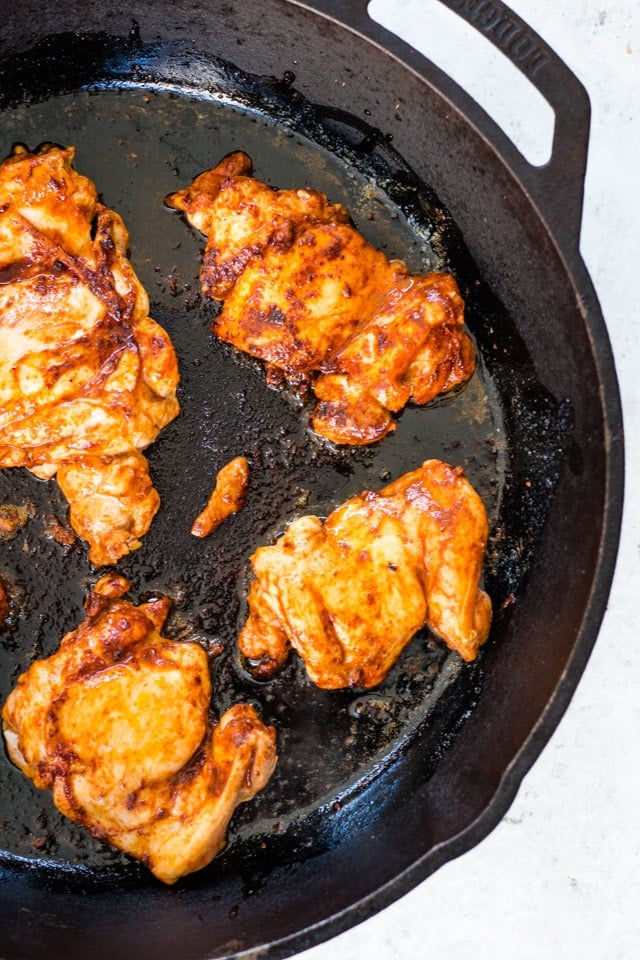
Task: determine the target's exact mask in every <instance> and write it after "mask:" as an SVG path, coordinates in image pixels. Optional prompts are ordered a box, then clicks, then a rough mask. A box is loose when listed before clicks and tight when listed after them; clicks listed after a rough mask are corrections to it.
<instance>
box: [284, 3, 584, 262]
mask: <svg viewBox="0 0 640 960" xmlns="http://www.w3.org/2000/svg"><path fill="white" fill-rule="evenodd" d="M293 2H295V3H299V4H300V5H301V6H306V7H310V8H311V9H315V10H316V11H319V12H321V13H323V14H325V15H326V16H330V17H332V18H333V19H335V20H336V21H338V22H340V23H342V24H343V25H346V26H348V27H350V28H351V29H353V30H356V31H357V32H358V33H360V34H362V35H363V36H366V37H368V38H369V39H370V40H372V41H373V42H374V43H377V44H378V45H379V46H380V47H381V49H382V50H385V51H388V52H392V53H393V54H395V55H397V56H399V57H401V58H402V60H403V61H405V62H406V63H408V64H410V65H411V66H413V67H414V68H415V69H416V70H418V71H419V72H420V73H421V74H422V75H424V76H433V77H434V78H435V79H436V85H437V87H439V88H440V91H441V92H442V93H443V94H444V95H445V96H446V97H447V99H449V100H450V101H451V102H452V103H453V104H454V105H455V106H456V107H457V108H458V109H459V110H460V111H461V113H463V115H464V116H466V117H467V118H468V119H470V120H471V122H472V123H473V124H474V126H475V127H476V128H477V129H478V130H479V131H480V133H481V134H482V136H484V138H485V140H487V142H488V143H490V144H491V145H492V146H493V147H494V149H496V151H497V152H498V153H499V155H500V156H501V158H502V159H503V160H504V161H506V163H507V164H508V165H509V167H510V168H511V170H512V171H513V173H514V175H515V176H516V178H517V179H518V180H519V181H520V182H521V183H522V184H523V186H524V187H525V188H526V189H527V191H528V193H529V195H530V197H531V198H532V200H533V203H534V205H535V206H536V207H537V208H538V211H539V213H540V215H541V216H542V218H543V219H544V220H545V221H546V222H547V223H548V224H549V225H550V226H551V227H552V230H551V233H552V235H553V236H554V238H555V239H556V241H557V242H558V243H559V245H560V246H561V248H562V250H563V252H564V253H565V255H567V256H569V257H570V258H571V259H572V260H573V259H575V258H577V259H578V260H579V259H580V253H579V242H580V225H581V220H582V202H583V196H584V179H585V172H586V165H587V149H588V142H589V128H590V122H591V106H590V103H589V97H588V95H587V92H586V90H585V89H584V87H583V86H582V84H581V83H580V81H579V80H578V78H577V77H576V76H575V74H573V73H572V72H571V70H569V68H568V67H567V66H566V64H565V63H563V61H562V60H561V59H560V57H559V56H558V55H557V54H556V53H555V52H554V51H553V50H552V49H551V47H550V46H549V45H548V44H547V43H546V42H545V41H544V40H543V39H542V38H541V37H540V36H538V34H536V33H535V32H534V31H533V30H532V29H531V28H530V27H529V26H528V25H527V24H526V23H525V22H524V20H522V19H521V18H520V17H519V16H517V14H515V13H513V12H512V11H511V10H510V9H509V7H507V6H506V4H504V3H503V2H502V0H439V2H440V3H442V4H443V5H444V6H446V7H448V8H449V9H450V10H451V11H453V12H454V13H457V14H458V15H459V16H461V17H462V18H464V19H465V20H466V21H467V22H468V23H469V24H471V25H472V26H473V27H475V29H476V30H478V31H479V32H480V33H481V34H483V35H484V36H485V37H486V38H487V39H489V40H490V41H491V42H492V43H493V44H494V45H495V46H496V47H497V48H498V49H499V50H500V51H501V52H502V53H503V54H505V56H506V57H507V58H508V59H509V60H510V61H511V63H512V64H514V66H515V67H516V68H517V69H518V70H520V71H521V72H522V73H523V74H524V75H525V76H526V77H527V78H528V79H529V80H530V81H531V83H532V84H533V85H534V87H535V88H536V89H537V90H538V91H539V93H540V94H542V96H543V97H544V98H545V99H546V100H547V102H548V103H549V105H550V106H551V108H552V110H553V111H554V113H555V126H554V133H553V142H552V147H551V158H550V160H549V162H548V163H546V164H545V165H544V166H540V167H536V166H534V165H532V164H530V163H529V162H528V161H527V160H526V159H525V158H524V157H523V155H522V154H521V153H520V151H519V150H517V149H516V147H515V146H514V145H513V143H512V141H511V140H510V139H509V137H508V136H507V135H506V134H505V133H504V131H503V130H502V129H501V128H500V127H499V126H498V124H496V123H495V122H494V121H493V120H492V118H491V117H490V116H489V115H488V114H487V113H486V112H485V111H484V110H483V109H482V108H481V107H480V106H479V105H478V104H477V103H476V101H475V100H474V99H473V97H472V96H471V95H470V94H467V93H466V92H465V91H464V90H463V89H462V88H461V87H460V86H459V85H458V84H457V83H454V81H453V80H451V78H450V77H448V76H447V75H446V74H445V73H443V72H442V71H441V70H439V69H438V68H437V67H435V65H434V64H432V63H431V61H430V60H428V59H427V58H426V57H423V56H422V55H421V54H419V53H418V52H417V51H416V49H415V48H414V47H411V46H409V44H408V43H405V42H404V41H403V40H400V39H399V38H398V36H397V35H396V34H394V33H392V32H390V31H389V30H388V29H385V28H384V27H382V26H381V25H380V24H378V23H377V22H376V21H374V20H373V19H372V18H371V16H370V15H369V14H368V12H367V6H368V4H367V0H293Z"/></svg>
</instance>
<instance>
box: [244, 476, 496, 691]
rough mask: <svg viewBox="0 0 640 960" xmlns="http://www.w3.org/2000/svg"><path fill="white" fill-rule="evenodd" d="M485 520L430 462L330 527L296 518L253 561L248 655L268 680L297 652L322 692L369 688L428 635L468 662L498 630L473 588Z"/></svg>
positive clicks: (345, 510)
mask: <svg viewBox="0 0 640 960" xmlns="http://www.w3.org/2000/svg"><path fill="white" fill-rule="evenodd" d="M486 540H487V518H486V513H485V509H484V506H483V504H482V501H481V499H480V497H479V496H478V494H477V493H476V492H475V490H474V489H473V487H472V486H471V484H470V483H469V482H468V480H467V479H466V478H465V477H464V475H463V472H462V470H461V469H460V468H454V467H451V466H449V465H448V464H445V463H442V462H441V461H439V460H428V461H426V462H425V463H424V464H423V465H422V466H421V467H420V468H419V469H417V470H414V471H412V472H411V473H407V474H405V475H404V476H402V477H400V478H399V479H398V480H396V481H394V482H393V483H391V484H389V485H388V486H387V487H385V488H384V489H383V490H381V491H380V492H379V493H374V492H372V491H366V492H365V493H362V494H361V495H360V496H357V497H354V498H353V499H351V500H348V501H347V502H346V503H344V504H343V505H342V506H341V507H338V509H337V510H334V511H333V513H332V514H330V516H329V517H328V518H327V520H326V521H325V522H324V523H323V522H322V520H320V519H319V518H318V517H314V516H306V517H301V518H300V519H298V520H294V521H293V522H292V523H291V524H290V525H289V527H288V528H287V530H286V531H285V533H284V535H283V536H282V537H280V539H279V540H278V541H277V543H275V544H274V545H273V546H269V547H261V548H259V549H258V550H257V551H256V552H255V553H254V555H253V557H252V566H253V571H254V573H255V580H254V581H253V583H252V585H251V588H250V592H249V617H248V619H247V621H246V623H245V626H244V628H243V630H242V631H241V633H240V637H239V646H240V650H241V652H242V653H243V654H244V656H245V657H247V658H248V659H249V661H250V662H251V666H252V669H253V670H254V671H255V672H256V673H257V674H259V675H263V676H268V675H270V674H271V673H272V672H273V671H274V670H276V669H277V668H278V667H280V666H282V664H283V663H284V661H285V660H286V658H287V656H288V653H289V650H290V648H291V647H293V648H294V649H295V650H296V651H297V652H298V653H299V654H300V656H301V657H302V658H303V660H304V662H305V665H306V668H307V671H308V673H309V676H310V678H311V680H312V681H313V682H314V683H315V684H317V685H318V686H319V687H323V688H325V689H335V688H340V687H350V686H362V687H373V686H375V685H376V684H378V683H380V682H381V681H382V680H383V679H384V677H385V676H386V674H387V672H388V671H389V669H390V668H391V667H392V666H393V664H394V663H395V661H396V660H397V658H398V656H399V655H400V653H401V651H402V650H403V648H404V647H405V646H406V645H407V643H408V642H409V641H410V640H411V638H412V637H413V635H414V634H415V633H416V632H417V631H418V630H420V629H421V628H422V627H424V626H428V627H430V628H431V629H432V630H433V631H435V633H436V634H438V635H439V636H440V637H441V638H442V639H443V640H444V641H445V643H446V644H447V645H448V646H449V647H451V649H453V650H456V651H458V653H459V654H460V656H461V657H462V658H463V659H464V660H473V659H474V657H475V656H476V654H477V652H478V648H479V647H480V645H481V644H482V643H484V641H485V639H486V637H487V634H488V632H489V626H490V623H491V601H490V600H489V597H488V596H487V594H486V593H484V591H483V590H481V589H480V588H479V586H478V584H479V580H480V577H481V574H482V566H483V560H484V551H485V545H486Z"/></svg>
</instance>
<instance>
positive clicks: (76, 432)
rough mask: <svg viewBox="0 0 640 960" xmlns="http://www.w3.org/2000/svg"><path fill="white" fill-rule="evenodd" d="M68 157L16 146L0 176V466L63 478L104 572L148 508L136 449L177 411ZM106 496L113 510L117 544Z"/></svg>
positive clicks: (117, 247)
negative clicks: (115, 505)
mask: <svg viewBox="0 0 640 960" xmlns="http://www.w3.org/2000/svg"><path fill="white" fill-rule="evenodd" d="M73 157H74V149H73V147H67V148H66V149H63V148H61V147H55V146H51V145H48V146H45V147H43V148H42V149H41V150H39V151H38V152H37V153H29V152H28V151H27V150H26V148H24V147H16V148H14V152H13V154H12V155H11V156H10V157H9V158H8V159H6V160H5V161H4V162H3V163H2V164H0V466H1V467H27V468H28V469H29V470H31V471H32V472H33V473H34V474H35V475H36V476H38V477H40V478H42V479H49V478H50V477H53V476H54V475H55V474H56V473H57V472H58V471H60V470H62V471H71V472H72V475H73V479H72V480H71V479H67V482H66V483H65V484H64V486H65V487H66V489H65V493H66V495H67V496H68V497H69V498H70V502H71V517H72V519H71V522H72V524H73V523H74V517H75V518H77V517H80V516H82V517H83V521H82V523H81V524H80V527H77V528H76V531H77V533H78V534H79V535H80V536H81V537H83V538H84V539H85V540H87V542H88V543H89V547H90V551H89V558H90V560H91V561H92V563H94V564H96V565H100V564H105V563H113V562H115V561H116V560H117V559H118V558H119V557H121V556H123V555H124V554H126V553H128V552H129V551H130V550H134V549H136V547H138V546H140V540H139V537H140V536H141V535H142V534H143V533H145V532H146V530H147V529H148V527H149V524H150V522H151V519H152V517H153V515H154V513H155V511H156V510H157V507H158V503H159V498H158V496H157V494H156V493H155V491H153V496H151V495H149V496H146V497H145V498H143V500H142V501H141V499H140V496H139V491H140V489H141V486H146V488H147V489H148V491H152V490H153V487H152V483H151V480H150V479H149V475H148V467H147V462H146V460H145V458H144V457H143V456H142V455H141V454H140V453H139V451H140V450H143V449H144V448H145V447H147V446H148V445H149V444H150V443H152V441H153V440H154V439H155V438H156V436H157V434H158V433H159V431H160V430H161V429H162V428H163V427H164V426H165V425H166V424H167V423H169V422H170V421H171V420H172V419H173V418H174V417H175V416H176V415H177V413H178V409H179V407H178V401H177V399H176V387H177V384H178V368H177V361H176V356H175V353H174V350H173V346H172V344H171V341H170V340H169V337H168V335H167V334H166V333H165V331H164V330H163V329H162V328H161V327H160V326H159V325H158V324H157V323H155V321H154V320H152V319H151V318H150V317H149V315H148V313H149V299H148V297H147V294H146V293H145V291H144V289H143V287H142V286H141V284H140V281H139V280H138V278H137V277H136V275H135V273H134V271H133V268H132V266H131V264H130V263H129V261H128V260H127V258H126V253H127V246H128V242H129V235H128V233H127V230H126V228H125V226H124V224H123V222H122V220H121V219H120V217H119V216H118V214H117V213H114V212H113V211H112V210H109V209H107V208H106V207H105V206H104V205H103V204H101V203H99V202H98V199H97V193H96V188H95V186H94V185H93V183H92V182H91V181H90V180H88V179H87V178H86V177H83V176H80V175H79V174H78V173H76V172H75V171H74V170H73V168H72V162H73ZM132 458H134V459H135V466H133V467H132V464H133V463H134V459H132ZM83 471H84V472H85V473H86V477H85V478H84V479H83V478H82V476H81V475H82V473H83ZM119 471H120V472H121V476H120V477H119V478H118V479H117V480H116V474H117V473H118V472H119ZM100 475H102V477H103V480H102V481H101V480H100V479H96V478H98V477H99V476H100ZM60 477H61V478H62V475H60ZM129 480H132V481H133V483H134V485H135V489H134V490H129V489H128V483H129ZM103 485H104V486H105V487H106V488H108V489H109V491H110V493H109V496H111V497H115V498H119V501H120V504H119V510H118V511H116V512H119V514H120V516H119V519H118V520H117V528H116V529H115V530H114V532H113V535H112V534H111V532H110V529H109V524H108V523H105V520H106V519H107V518H106V514H105V510H104V500H101V499H99V498H96V497H95V496H94V493H95V491H99V490H100V488H101V487H102V486H103ZM116 487H118V488H119V492H118V493H115V490H116ZM152 501H153V502H152ZM110 512H111V513H113V512H114V511H113V509H110ZM93 517H95V523H93Z"/></svg>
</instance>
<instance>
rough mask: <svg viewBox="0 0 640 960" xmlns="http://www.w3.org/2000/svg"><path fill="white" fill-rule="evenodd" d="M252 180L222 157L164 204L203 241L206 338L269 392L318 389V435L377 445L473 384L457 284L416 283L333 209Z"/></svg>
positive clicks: (317, 197)
mask: <svg viewBox="0 0 640 960" xmlns="http://www.w3.org/2000/svg"><path fill="white" fill-rule="evenodd" d="M250 171H251V160H250V158H249V157H248V156H247V155H246V154H244V153H233V154H230V155H229V156H228V157H226V158H224V159H223V160H222V161H221V162H220V163H219V164H218V165H217V166H216V167H214V168H213V169H212V170H209V171H207V172H205V173H203V174H201V175H200V176H199V177H196V179H195V180H194V181H193V183H192V184H191V185H190V186H189V187H187V188H186V189H185V190H181V191H178V192H177V193H173V194H170V195H169V196H168V197H167V198H166V200H165V203H166V204H167V205H168V206H170V207H173V208H175V209H177V210H181V211H183V212H184V213H185V214H186V216H187V219H188V220H189V222H190V223H192V224H193V225H194V226H195V227H196V228H197V229H199V230H201V231H202V232H203V233H204V234H206V235H207V246H206V250H205V253H204V259H203V264H202V269H201V272H200V278H201V282H202V287H203V290H204V293H205V294H206V295H207V296H209V297H212V298H214V299H218V300H224V306H223V308H222V310H221V312H220V314H219V316H218V317H217V318H216V319H215V321H214V324H213V329H214V332H215V333H216V335H217V336H218V337H220V338H221V339H222V340H226V341H227V342H229V343H232V344H233V345H234V346H236V347H238V348H239V349H240V350H243V351H245V352H246V353H249V354H251V355H252V356H254V357H258V358H259V359H260V360H262V361H264V363H265V365H266V371H267V377H268V379H269V381H270V382H272V383H277V382H280V381H282V380H286V381H287V382H288V383H289V384H292V385H294V386H296V387H298V388H306V387H307V386H311V387H313V389H314V391H315V394H316V396H317V398H318V400H319V401H320V402H319V403H318V405H317V407H316V409H315V412H314V415H313V419H312V423H313V427H314V429H315V430H316V431H317V432H318V433H320V434H321V435H322V436H325V437H327V438H329V439H330V440H332V441H334V442H335V443H345V444H351V445H360V444H367V443H372V442H374V441H376V440H379V439H380V438H381V437H383V436H384V435H385V434H386V433H388V432H389V431H390V430H393V429H394V428H395V420H394V418H393V416H392V414H394V413H397V412H398V411H400V410H401V409H402V408H403V407H404V405H405V404H406V403H407V402H408V401H409V400H412V401H413V402H414V403H418V404H424V403H427V402H429V401H430V400H433V399H434V397H436V396H438V394H440V393H442V392H443V391H446V390H451V389H452V388H453V387H455V386H457V385H459V384H461V383H463V382H464V381H465V380H467V379H468V378H469V377H470V376H471V374H472V373H473V371H474V369H475V350H474V347H473V344H472V341H471V339H470V337H469V335H468V334H467V333H466V331H465V329H464V326H463V323H464V303H463V300H462V297H461V295H460V292H459V290H458V287H457V285H456V283H455V280H454V279H453V277H451V276H450V275H448V274H443V273H430V274H427V275H426V276H412V275H411V274H409V272H408V270H407V268H406V266H405V265H404V263H402V262H401V261H400V260H391V261H389V260H388V259H387V257H386V256H385V255H384V254H383V253H381V252H379V251H377V250H375V249H374V248H373V247H372V246H370V245H369V244H368V243H367V242H366V240H365V239H364V238H363V237H362V236H361V234H360V233H358V231H357V230H356V229H355V228H354V227H353V226H352V224H351V223H350V222H349V217H348V214H347V211H346V210H345V208H344V207H342V206H341V205H339V204H337V205H331V204H329V202H328V201H327V198H326V197H325V196H324V195H323V194H321V193H317V192H314V191H310V190H273V189H271V188H270V187H268V186H267V185H266V184H264V183H261V182H260V181H259V180H255V179H253V178H252V177H251V176H250V175H249V174H250Z"/></svg>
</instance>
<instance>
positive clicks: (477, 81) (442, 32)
mask: <svg viewBox="0 0 640 960" xmlns="http://www.w3.org/2000/svg"><path fill="white" fill-rule="evenodd" d="M367 9H368V13H369V16H370V17H371V18H372V20H375V21H376V23H379V24H380V25H381V26H383V27H385V28H386V29H387V30H389V31H390V32H391V33H395V34H396V36H398V37H400V39H401V40H404V41H406V42H407V43H409V44H411V46H412V47H414V49H416V50H418V51H419V52H420V53H422V54H424V55H425V56H426V57H428V58H429V60H431V61H432V63H434V64H435V65H436V66H437V67H439V68H440V69H441V70H443V71H444V72H445V73H446V74H448V75H449V76H450V77H451V79H452V80H455V82H456V83H457V84H459V86H461V87H462V88H463V89H464V90H465V91H466V92H467V93H468V94H469V95H470V96H471V97H473V99H474V100H475V101H476V103H478V104H479V105H480V106H481V107H482V108H483V110H485V111H486V112H487V113H488V114H489V116H490V117H492V118H493V120H494V121H495V122H496V123H497V124H498V126H499V127H501V128H502V130H503V131H504V133H505V134H506V135H507V136H508V137H509V139H510V140H511V142H512V143H513V144H514V146H515V147H516V148H517V149H518V150H519V151H520V153H521V154H522V155H523V157H524V158H525V159H526V160H527V161H528V162H529V163H530V164H532V165H533V166H535V167H541V166H544V165H545V164H546V163H548V162H549V160H550V159H551V152H552V144H553V132H554V126H555V113H554V111H553V109H552V107H551V106H550V104H549V102H548V101H547V100H546V99H545V98H544V97H543V95H542V94H541V93H540V91H539V90H538V89H537V88H536V87H535V86H534V85H533V83H531V81H530V80H528V79H527V77H525V76H524V74H522V73H521V72H520V71H519V70H518V69H517V68H516V67H515V66H514V65H513V64H512V63H511V61H510V60H509V59H508V57H506V56H505V54H503V53H502V52H501V51H500V50H498V49H497V48H496V47H494V45H493V44H492V43H491V42H490V41H489V40H488V39H487V38H486V37H484V36H483V35H482V34H481V33H479V32H478V31H477V30H476V29H475V28H474V27H472V26H471V25H470V24H468V23H467V22H466V21H465V20H463V19H462V17H460V16H458V14H456V13H454V12H453V11H452V10H449V9H448V8H447V7H445V6H443V5H442V4H441V3H439V2H438V0H370V3H369V5H368V8H367Z"/></svg>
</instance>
